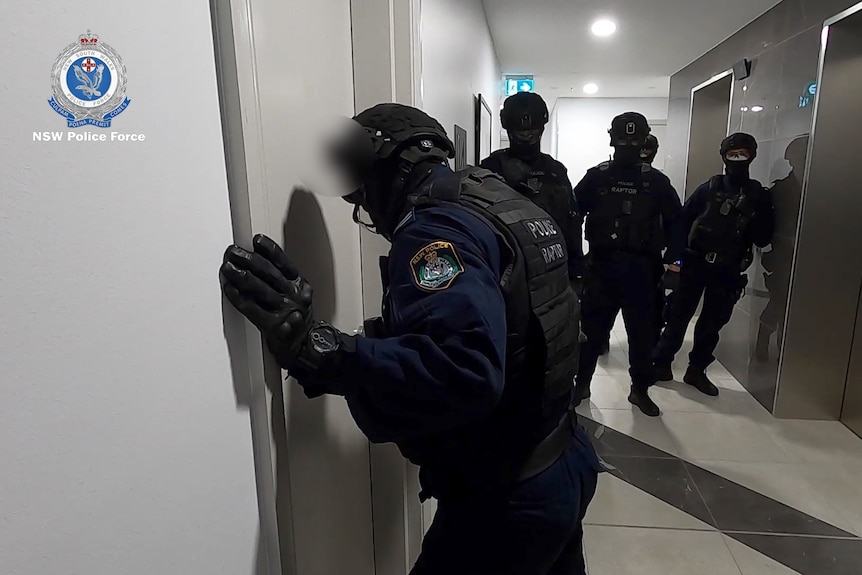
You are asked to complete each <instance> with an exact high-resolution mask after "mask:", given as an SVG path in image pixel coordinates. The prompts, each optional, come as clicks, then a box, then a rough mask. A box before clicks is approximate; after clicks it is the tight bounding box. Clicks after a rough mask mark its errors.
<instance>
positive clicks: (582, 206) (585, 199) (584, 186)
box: [572, 170, 595, 218]
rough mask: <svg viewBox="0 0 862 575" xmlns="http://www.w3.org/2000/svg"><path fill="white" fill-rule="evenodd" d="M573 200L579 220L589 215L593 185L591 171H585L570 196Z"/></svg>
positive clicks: (592, 202) (593, 190)
mask: <svg viewBox="0 0 862 575" xmlns="http://www.w3.org/2000/svg"><path fill="white" fill-rule="evenodd" d="M572 195H573V196H574V198H575V203H576V204H577V206H578V212H579V213H580V216H581V218H583V217H584V216H586V215H587V214H589V213H590V212H591V211H592V210H593V204H594V201H595V200H594V197H595V185H594V180H593V172H592V170H589V171H587V173H586V174H585V175H584V177H583V178H581V181H580V182H578V185H577V186H575V189H574V191H573V194H572Z"/></svg>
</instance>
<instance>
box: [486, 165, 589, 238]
mask: <svg viewBox="0 0 862 575" xmlns="http://www.w3.org/2000/svg"><path fill="white" fill-rule="evenodd" d="M489 159H490V160H492V161H493V163H497V162H499V164H500V170H499V171H497V173H498V174H499V175H501V176H502V177H503V179H504V180H506V183H507V184H508V185H509V186H511V187H512V188H513V189H514V190H515V191H517V192H521V193H522V194H523V195H524V196H526V197H527V198H529V199H531V200H533V201H534V202H535V203H536V204H537V205H538V206H539V207H540V208H542V209H543V210H545V211H546V212H548V214H550V216H551V217H552V218H553V219H554V221H556V222H557V223H559V224H560V225H561V226H566V225H568V222H569V220H570V219H571V218H572V217H577V214H574V213H572V208H573V204H574V202H573V201H572V192H571V189H570V188H569V187H568V185H567V181H568V178H567V177H566V174H565V171H564V168H563V167H562V165H561V164H558V163H557V162H555V161H553V159H552V158H550V157H547V156H544V155H543V156H542V157H541V158H540V161H539V162H536V163H535V164H533V165H530V164H528V163H527V162H525V161H523V160H520V159H518V158H516V157H514V156H512V155H510V154H509V153H508V152H507V151H505V150H503V151H499V152H494V153H493V154H491V156H490V157H489ZM494 171H496V170H494Z"/></svg>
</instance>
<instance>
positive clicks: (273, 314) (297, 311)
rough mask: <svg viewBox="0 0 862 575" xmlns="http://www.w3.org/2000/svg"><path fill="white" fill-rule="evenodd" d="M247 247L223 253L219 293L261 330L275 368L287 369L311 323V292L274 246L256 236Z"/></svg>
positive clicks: (231, 249)
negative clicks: (247, 248)
mask: <svg viewBox="0 0 862 575" xmlns="http://www.w3.org/2000/svg"><path fill="white" fill-rule="evenodd" d="M252 244H253V247H254V251H253V252H249V251H247V250H244V249H243V248H241V247H239V246H235V245H233V246H230V247H228V248H227V250H226V251H225V254H224V262H223V263H222V266H221V267H220V268H219V276H220V279H221V284H222V291H223V292H224V294H225V296H226V297H227V299H228V301H230V302H231V304H233V306H234V307H235V308H236V309H237V310H239V312H240V313H242V314H243V315H244V316H245V317H247V318H248V319H249V321H251V322H252V323H253V324H254V325H255V326H257V328H258V329H259V330H260V331H261V333H262V334H263V336H264V337H265V338H266V341H267V345H268V347H269V349H270V351H271V352H272V353H273V355H274V356H275V358H276V360H277V361H278V363H279V365H280V366H281V367H282V368H284V369H290V368H291V367H293V365H294V363H295V361H296V358H297V356H298V355H299V353H300V350H301V349H302V347H303V345H304V344H305V341H306V336H307V335H308V333H309V331H310V330H311V328H312V325H313V322H314V319H313V313H312V307H311V304H312V295H313V290H312V288H311V285H310V284H309V283H308V282H307V281H305V280H304V279H302V278H301V277H300V275H299V272H298V271H297V269H296V267H294V265H293V264H292V263H291V261H290V259H288V257H287V255H285V253H284V251H283V250H282V249H281V247H279V246H278V244H276V243H275V242H274V241H272V240H271V239H270V238H268V237H266V236H264V235H260V234H259V235H256V236H255V237H254V240H253V241H252Z"/></svg>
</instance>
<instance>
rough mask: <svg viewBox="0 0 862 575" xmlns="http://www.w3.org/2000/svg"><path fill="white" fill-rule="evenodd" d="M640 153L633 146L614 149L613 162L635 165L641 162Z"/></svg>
mask: <svg viewBox="0 0 862 575" xmlns="http://www.w3.org/2000/svg"><path fill="white" fill-rule="evenodd" d="M640 152H641V151H640V149H639V148H636V147H634V146H621V147H618V148H615V149H614V160H615V161H617V162H619V163H621V164H637V163H638V162H640V161H641V153H640Z"/></svg>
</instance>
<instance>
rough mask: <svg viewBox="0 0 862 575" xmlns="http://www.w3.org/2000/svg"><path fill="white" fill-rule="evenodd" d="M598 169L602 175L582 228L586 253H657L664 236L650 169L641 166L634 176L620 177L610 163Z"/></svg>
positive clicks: (643, 165)
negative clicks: (652, 187)
mask: <svg viewBox="0 0 862 575" xmlns="http://www.w3.org/2000/svg"><path fill="white" fill-rule="evenodd" d="M599 170H600V173H601V174H602V176H603V177H602V183H601V187H600V188H599V195H598V198H597V199H596V202H595V207H594V209H593V210H592V211H591V212H590V213H589V214H588V216H587V221H586V225H585V234H586V238H587V240H588V241H589V242H590V251H591V252H597V253H609V252H617V251H620V252H629V253H643V254H649V255H655V254H660V253H661V251H662V249H664V237H663V236H664V234H663V232H662V222H661V215H660V212H659V209H658V202H657V201H656V200H655V198H654V197H653V195H652V190H651V189H650V185H651V171H652V168H651V167H650V166H649V164H641V168H640V171H639V172H637V173H636V175H635V177H623V176H622V171H621V170H620V169H619V168H618V167H617V166H615V165H614V164H613V162H604V163H602V164H600V165H599ZM629 173H631V174H635V171H634V170H631V171H630V172H629Z"/></svg>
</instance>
